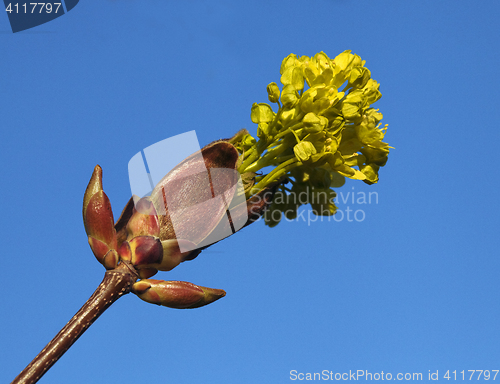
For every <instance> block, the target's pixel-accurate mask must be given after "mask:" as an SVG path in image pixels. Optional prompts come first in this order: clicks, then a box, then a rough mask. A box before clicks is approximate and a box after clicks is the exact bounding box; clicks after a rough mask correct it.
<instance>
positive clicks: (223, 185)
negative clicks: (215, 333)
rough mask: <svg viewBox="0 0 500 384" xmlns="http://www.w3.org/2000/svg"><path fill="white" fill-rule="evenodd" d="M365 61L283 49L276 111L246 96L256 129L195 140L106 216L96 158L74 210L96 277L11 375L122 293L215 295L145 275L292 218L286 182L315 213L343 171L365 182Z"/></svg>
mask: <svg viewBox="0 0 500 384" xmlns="http://www.w3.org/2000/svg"><path fill="white" fill-rule="evenodd" d="M364 64H365V62H364V61H362V60H361V58H360V57H359V56H357V55H355V54H352V53H351V52H350V51H345V52H343V53H341V54H340V55H338V56H337V57H336V58H335V59H333V60H332V59H330V58H329V57H328V56H327V55H326V54H324V53H323V52H320V53H318V54H316V55H314V56H313V57H308V56H301V57H300V58H298V57H297V56H296V55H293V54H292V55H289V56H288V57H286V58H285V59H284V60H283V63H282V64H281V70H280V73H281V83H282V85H283V87H282V89H281V90H280V88H279V87H278V85H277V84H276V83H274V82H273V83H270V84H269V85H268V86H267V93H268V98H269V101H270V102H271V103H275V104H277V108H275V109H276V111H275V110H273V108H271V106H270V105H269V104H266V103H260V104H257V103H255V104H254V105H253V106H252V109H251V119H252V121H253V122H254V123H256V124H257V139H255V138H254V137H253V136H251V135H250V134H249V133H248V132H247V131H246V130H243V131H240V132H238V133H237V134H236V135H235V136H234V137H232V138H230V139H224V140H218V141H215V142H213V143H211V144H209V145H207V146H205V147H204V148H203V149H202V150H201V151H200V152H199V153H196V154H193V155H191V156H189V157H188V158H186V159H185V160H183V161H182V162H181V163H180V164H178V165H177V166H176V167H174V169H173V170H172V171H170V172H169V173H168V174H167V175H165V176H164V177H163V179H162V180H161V181H160V182H159V183H158V184H157V185H156V186H155V187H154V189H153V191H152V192H151V194H150V196H146V197H142V198H139V197H137V196H133V198H131V199H130V201H129V202H128V203H127V205H126V206H125V208H124V209H123V211H122V214H121V216H120V218H119V219H118V220H117V221H116V222H115V221H114V218H113V212H112V208H111V203H110V201H109V199H108V197H107V196H106V194H105V193H104V190H103V184H102V169H101V168H100V167H99V166H96V167H95V169H94V172H93V174H92V177H91V179H90V182H89V184H88V187H87V189H86V191H85V195H84V198H83V211H82V213H83V222H84V226H85V232H86V233H87V236H88V242H89V245H90V248H91V250H92V252H93V253H94V256H95V257H96V259H97V261H98V262H99V263H101V264H102V265H103V266H104V268H105V269H106V272H105V275H104V279H103V281H102V282H101V284H99V286H98V288H97V289H96V291H95V292H94V294H93V295H92V296H91V297H90V299H89V300H88V301H87V302H86V303H85V304H84V305H83V307H82V308H81V309H80V310H79V311H78V312H77V314H76V315H75V316H73V318H72V319H71V320H70V321H69V322H68V324H67V325H66V326H65V327H64V328H63V329H62V330H61V331H60V332H59V333H58V334H57V335H56V336H55V337H54V339H53V340H52V341H51V342H49V344H47V346H46V347H45V348H44V349H43V350H42V352H40V354H38V356H36V357H35V359H34V360H33V361H32V362H31V363H30V364H29V365H28V366H27V367H26V368H25V369H24V370H23V371H22V372H21V373H20V374H19V375H18V376H17V377H16V378H15V379H14V381H13V382H12V383H15V384H19V383H23V384H33V383H35V382H37V381H38V380H39V379H40V378H41V377H42V376H43V374H44V373H45V372H46V371H47V370H48V369H49V368H50V367H51V366H52V365H53V364H54V363H55V362H56V361H57V360H58V359H59V358H60V357H61V356H62V355H63V354H64V353H65V352H66V350H67V349H68V348H70V347H71V345H72V344H73V343H74V342H75V341H76V340H77V339H78V338H79V337H80V336H81V335H82V334H83V332H85V330H86V329H87V328H88V327H89V326H90V325H91V324H92V323H93V322H94V321H95V320H96V319H97V318H98V317H99V316H100V315H101V314H102V313H103V312H104V311H105V310H106V309H107V308H108V307H109V306H110V305H111V304H112V303H113V302H115V301H116V300H117V299H118V298H120V297H121V296H123V295H125V294H128V293H134V294H135V295H137V296H138V297H139V298H140V299H142V300H144V301H146V302H148V303H152V304H157V305H160V306H164V307H169V308H178V309H187V308H199V307H202V306H205V305H208V304H211V303H213V302H215V301H217V300H219V299H220V298H222V297H224V296H225V292H224V291H223V290H221V289H213V288H206V287H202V286H198V285H195V284H192V283H189V282H184V281H164V280H155V279H150V278H151V277H152V276H154V275H155V274H156V273H158V272H159V271H170V270H172V269H173V268H176V267H177V266H178V265H179V264H180V263H182V262H184V261H188V260H193V259H195V258H196V257H197V256H198V255H199V254H200V252H202V250H203V249H205V248H207V247H208V246H210V245H212V244H214V243H215V242H218V241H220V240H221V239H223V238H224V237H227V236H229V235H231V234H232V233H234V232H236V231H238V230H240V229H241V228H243V227H245V226H247V225H250V224H252V223H254V222H255V221H257V220H258V219H259V218H260V217H262V216H263V215H264V218H265V223H266V224H267V225H269V226H274V225H276V224H278V223H279V221H280V220H281V215H282V214H284V215H285V216H286V217H287V218H288V219H293V218H294V217H295V216H296V215H297V210H298V208H299V206H300V204H301V203H302V200H300V201H296V199H294V198H292V197H293V195H294V194H299V196H300V195H303V194H304V193H305V195H306V196H307V199H308V200H307V202H308V203H309V204H311V206H312V209H313V212H314V213H316V214H317V215H333V214H335V211H336V209H337V208H336V207H335V204H334V198H335V192H334V190H333V188H334V187H339V186H341V185H342V184H343V183H344V182H345V178H346V177H348V178H351V179H356V180H362V181H364V182H365V183H368V184H373V183H376V182H377V181H378V172H379V169H380V167H382V166H384V165H385V163H386V161H387V156H388V154H389V148H390V147H389V145H388V144H387V143H384V142H383V141H382V139H383V138H384V134H385V131H386V129H387V126H384V127H382V126H381V123H380V121H381V120H382V114H381V113H380V112H379V111H378V110H377V109H374V108H372V107H371V105H372V104H373V103H375V102H376V101H377V100H378V99H379V98H380V97H381V93H380V92H379V84H378V83H377V82H376V81H375V80H373V79H371V73H370V71H369V70H368V69H367V68H366V67H364ZM306 84H307V87H306ZM199 169H204V170H206V172H200V171H196V170H199ZM235 198H237V199H235ZM235 201H236V202H235ZM193 207H194V208H193ZM276 212H278V213H279V216H278V217H276V215H274V214H273V213H276Z"/></svg>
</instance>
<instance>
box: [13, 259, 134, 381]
mask: <svg viewBox="0 0 500 384" xmlns="http://www.w3.org/2000/svg"><path fill="white" fill-rule="evenodd" d="M136 280H137V275H136V273H135V270H134V269H133V268H132V269H129V267H128V266H127V265H126V264H125V263H123V262H122V263H121V264H120V265H119V266H118V267H117V268H116V269H114V270H112V271H107V272H106V274H105V275H104V279H103V280H102V282H101V284H99V286H98V287H97V289H96V290H95V292H94V293H93V294H92V296H91V297H90V298H89V299H88V300H87V302H86V303H85V304H84V305H83V307H82V308H80V310H79V311H78V312H77V313H76V314H75V316H73V317H72V318H71V320H70V321H69V322H68V323H67V324H66V325H65V326H64V328H63V329H61V330H60V331H59V333H58V334H57V335H56V336H55V337H54V338H53V339H52V341H50V342H49V343H48V344H47V345H46V346H45V348H44V349H42V351H41V352H40V353H39V354H38V355H37V356H36V357H35V358H34V359H33V361H32V362H31V363H30V364H29V365H28V366H27V367H26V368H24V370H23V371H22V372H21V373H20V374H19V375H18V376H17V377H16V378H15V379H14V381H13V382H12V383H11V384H34V383H36V382H37V381H38V380H39V379H40V378H41V377H42V376H43V375H44V374H45V372H47V371H48V370H49V368H50V367H52V366H53V365H54V364H55V363H56V361H57V360H59V358H60V357H61V356H62V355H63V354H64V353H65V352H66V351H67V350H68V349H69V347H71V346H72V345H73V343H74V342H75V341H76V340H78V338H79V337H80V336H81V335H82V334H83V333H84V332H85V331H86V330H87V328H88V327H90V326H91V325H92V323H93V322H94V321H96V320H97V318H98V317H99V316H101V314H102V313H104V311H105V310H106V309H108V308H109V306H110V305H111V304H113V303H114V302H115V301H116V300H118V299H119V298H120V297H121V296H123V295H125V294H127V293H129V292H130V288H131V287H132V284H133V283H134V282H135V281H136Z"/></svg>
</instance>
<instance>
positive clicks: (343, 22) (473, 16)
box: [0, 0, 500, 384]
mask: <svg viewBox="0 0 500 384" xmlns="http://www.w3.org/2000/svg"><path fill="white" fill-rule="evenodd" d="M499 14H500V4H499V3H498V2H496V1H493V0H485V1H481V2H473V1H462V2H460V3H458V2H455V1H451V0H447V1H440V2H435V1H418V2H417V1H404V2H403V1H398V2H397V1H384V0H382V1H376V2H375V1H372V2H364V4H363V3H359V2H358V3H356V2H352V1H345V0H328V1H326V0H311V1H290V2H277V1H276V2H269V1H256V2H234V1H232V2H230V1H214V2H210V3H208V2H202V1H190V2H176V3H174V2H160V1H150V2H139V1H118V0H116V1H103V2H100V3H98V2H90V1H81V2H80V3H79V4H78V5H77V6H76V7H75V8H74V9H73V10H72V11H71V12H69V13H68V14H67V15H65V16H63V17H60V18H58V19H56V20H54V21H52V22H50V23H47V24H44V25H42V26H39V27H36V28H33V29H31V30H28V31H25V32H20V33H16V34H12V32H11V31H10V26H9V24H8V18H7V15H6V14H3V15H0V52H1V60H0V73H1V76H0V89H1V93H0V105H1V107H0V110H1V113H0V129H1V133H2V134H1V142H2V151H1V154H0V156H1V164H2V167H1V169H0V173H1V179H0V180H2V181H1V182H2V188H1V196H2V201H3V202H4V204H3V205H2V215H1V216H0V236H1V240H2V254H3V256H2V267H3V271H4V272H3V279H2V283H3V294H2V295H1V299H0V302H1V308H2V316H1V317H0V338H1V340H2V348H0V381H1V382H9V381H11V380H12V379H13V378H14V377H15V376H16V375H17V374H18V373H19V372H20V371H21V370H22V369H23V368H24V367H25V366H26V365H27V364H28V363H29V362H30V361H31V359H32V358H33V357H34V356H35V355H36V354H37V353H38V352H39V351H40V350H41V349H42V348H43V347H44V345H45V344H46V343H47V342H48V341H50V339H51V338H52V337H53V336H54V335H55V334H56V333H57V332H58V331H59V329H60V328H61V327H62V326H63V325H64V324H65V323H66V322H67V321H68V320H69V319H70V318H71V316H72V315H73V314H74V313H75V312H76V311H77V310H78V309H79V307H80V306H81V305H82V304H83V303H84V301H85V300H86V299H87V298H88V297H89V296H90V295H91V294H92V292H93V290H94V289H95V287H96V286H97V285H98V284H99V282H100V281H101V279H102V276H103V272H104V269H103V268H102V266H101V265H99V264H98V263H97V262H96V260H95V258H94V256H93V255H92V253H91V250H90V249H89V246H88V244H87V239H86V235H85V231H84V228H83V223H82V219H81V205H82V198H83V193H84V191H85V188H86V184H87V182H88V180H89V178H90V175H91V173H92V169H93V167H94V166H95V165H96V164H100V165H101V166H102V168H103V170H104V189H105V191H106V193H107V194H108V196H109V198H110V200H111V202H112V205H113V208H114V213H115V217H117V215H118V214H119V212H120V211H121V209H122V207H123V206H124V205H125V203H126V202H127V200H128V199H129V196H130V186H129V183H128V174H127V164H128V161H129V160H130V158H131V157H132V156H133V155H134V154H136V153H137V152H138V151H140V150H141V149H143V148H145V147H147V146H149V145H151V144H154V143H156V142H158V141H160V140H163V139H165V138H168V137H171V136H174V135H177V134H180V133H183V132H187V131H190V130H193V129H195V130H196V132H197V135H198V138H199V140H200V144H202V145H204V144H207V143H209V142H211V141H213V140H216V139H220V138H224V137H229V136H232V135H233V134H234V133H235V132H236V131H237V130H239V129H241V128H244V127H245V128H248V129H249V130H250V132H251V133H253V134H255V132H256V126H255V125H254V124H253V123H252V122H251V120H250V107H251V105H252V103H254V102H266V101H267V93H266V86H267V84H268V83H270V82H272V81H275V82H279V76H280V75H279V68H280V64H281V61H282V59H283V58H284V57H285V56H286V55H288V54H289V53H295V54H298V55H309V56H311V55H314V54H315V53H316V52H319V51H324V52H326V53H327V54H328V55H330V57H335V56H336V55H337V54H339V53H340V52H342V51H344V50H346V49H351V50H352V51H353V52H355V53H357V54H359V55H360V56H361V57H362V58H363V59H364V60H366V66H367V67H368V68H369V69H370V70H371V73H372V77H373V78H375V79H376V80H377V81H378V82H380V83H381V88H380V90H381V92H382V94H383V97H382V99H381V100H380V101H378V102H377V103H376V104H375V106H376V107H377V108H380V111H381V112H382V113H383V114H384V120H383V121H384V122H385V123H387V124H389V130H388V133H387V135H386V140H387V141H388V142H389V143H390V145H392V146H393V147H395V149H394V150H393V151H392V152H391V154H390V156H389V161H388V163H387V165H386V167H384V168H383V169H382V170H381V172H380V176H381V177H380V182H379V184H377V185H372V186H368V185H365V184H363V183H361V182H349V183H347V184H346V185H345V186H344V187H342V188H340V189H338V190H337V192H339V193H340V192H342V193H343V194H344V195H345V194H347V192H355V193H368V192H376V193H377V195H378V203H372V204H365V205H359V204H351V203H350V202H347V203H346V204H342V203H341V204H340V205H339V208H340V209H346V208H347V207H350V209H352V210H358V209H361V210H363V212H364V213H365V219H364V220H363V221H362V222H357V221H352V222H348V221H347V220H343V221H339V222H336V221H330V222H319V221H317V222H314V223H309V225H308V223H307V222H304V221H299V222H283V223H281V224H280V225H278V226H277V227H276V228H273V229H269V228H268V227H265V226H264V224H263V223H262V222H260V223H257V224H254V225H252V226H250V227H248V228H246V229H244V230H242V231H241V232H239V233H238V234H236V235H234V236H232V237H230V238H228V239H226V240H224V241H223V242H220V243H218V244H217V245H215V246H213V247H211V248H210V249H208V250H207V251H205V252H203V253H202V255H200V256H199V257H198V258H197V259H196V260H195V261H193V262H186V263H184V264H182V265H181V266H179V267H178V268H176V269H175V270H173V271H171V272H168V273H165V272H163V273H160V274H158V275H157V277H158V278H160V279H166V280H186V281H190V282H193V283H195V284H199V285H203V286H209V287H214V288H222V289H225V290H226V292H227V296H226V297H225V298H223V299H222V300H220V301H218V302H217V303H214V304H212V305H210V306H207V307H204V308H200V309H196V310H174V309H168V308H162V307H157V306H154V305H150V304H147V303H145V302H143V301H141V300H139V299H138V298H137V297H135V296H134V295H128V296H126V297H124V298H122V299H120V300H119V301H118V302H117V303H115V304H114V305H113V306H112V307H111V308H110V309H109V310H108V311H107V312H106V313H105V314H104V315H103V316H102V317H101V318H100V319H99V320H98V321H97V322H96V323H95V324H94V325H93V326H92V327H91V328H90V329H89V330H88V331H87V332H86V333H85V334H84V335H83V336H82V337H81V338H80V339H79V340H78V341H77V342H76V344H75V345H74V346H73V347H72V348H71V349H70V350H69V351H68V352H67V353H66V355H64V356H63V358H62V359H61V360H60V361H59V362H58V363H57V364H56V365H55V366H54V367H53V368H52V369H51V370H50V371H49V372H48V373H47V374H46V375H45V376H44V377H43V378H42V379H41V381H40V382H41V383H51V384H58V383H72V384H77V383H89V382H90V383H122V384H127V383H136V382H156V383H287V382H291V381H294V380H291V375H290V371H293V370H295V371H297V373H299V372H302V373H306V372H311V373H312V372H321V371H323V370H328V371H332V372H334V373H336V372H337V373H344V372H349V371H350V370H351V371H355V370H363V371H369V372H371V373H380V372H382V371H384V373H388V372H389V373H391V374H392V375H393V376H395V375H396V374H397V373H414V372H417V373H418V372H420V373H423V378H424V379H427V377H428V372H429V371H431V372H436V371H438V372H439V381H447V380H446V379H444V378H443V376H444V374H445V372H446V371H447V370H450V371H453V370H456V371H457V373H458V372H460V371H462V370H465V371H466V374H468V373H467V370H477V369H482V370H490V371H492V370H495V369H496V370H498V369H500V364H499V361H500V360H499V357H500V343H499V342H498V340H499V338H500V328H499V326H498V319H499V318H500V309H499V308H500V306H499V300H498V292H499V288H500V282H499V278H498V274H499V271H500V261H499V258H498V247H497V243H498V240H497V238H498V228H499V217H500V216H499V213H500V211H499V200H498V190H499V173H498V169H497V166H496V164H497V161H498V159H497V157H498V154H497V153H496V152H497V151H496V150H495V148H496V145H497V143H498V142H499V139H500V135H499V133H498V127H497V125H498V117H497V115H496V113H497V110H498V105H497V104H498V85H499V79H500V76H499V74H498V63H499V61H500V44H499V39H498V36H499V27H498V17H499ZM489 146H491V147H489ZM468 375H469V374H468ZM477 375H478V374H477V373H476V374H475V376H474V379H476V378H477ZM492 377H493V373H492ZM452 378H453V376H452ZM466 378H468V376H466ZM498 380H500V375H499V376H498V377H497V378H496V381H498ZM296 381H299V380H296ZM450 381H453V380H450Z"/></svg>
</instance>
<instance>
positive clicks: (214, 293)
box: [132, 279, 226, 309]
mask: <svg viewBox="0 0 500 384" xmlns="http://www.w3.org/2000/svg"><path fill="white" fill-rule="evenodd" d="M132 292H134V293H135V294H136V295H137V296H139V298H141V299H142V300H144V301H147V302H148V303H152V304H157V305H163V306H165V307H169V308H179V309H180V308H198V307H202V306H204V305H207V304H210V303H213V302H214V301H216V300H218V299H220V298H221V297H224V296H225V295H226V292H224V291H223V290H222V289H213V288H206V287H200V286H198V285H195V284H192V283H188V282H186V281H163V280H151V279H150V280H148V279H146V280H141V281H138V282H137V283H135V284H134V285H133V286H132Z"/></svg>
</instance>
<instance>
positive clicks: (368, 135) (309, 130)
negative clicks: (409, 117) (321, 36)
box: [233, 51, 390, 226]
mask: <svg viewBox="0 0 500 384" xmlns="http://www.w3.org/2000/svg"><path fill="white" fill-rule="evenodd" d="M364 65H365V61H363V60H361V58H360V57H359V56H358V55H355V54H352V53H351V51H345V52H343V53H341V54H340V55H338V56H337V57H335V58H334V59H330V58H329V57H328V56H327V55H326V54H325V53H324V52H320V53H317V54H316V55H314V56H313V57H308V56H301V57H297V56H296V55H294V54H291V55H289V56H287V57H286V58H285V59H284V60H283V62H282V64H281V69H280V73H281V83H282V85H283V88H282V90H281V92H280V90H279V87H278V85H277V84H276V83H274V82H273V83H270V84H269V85H268V86H267V93H268V98H269V101H270V102H271V103H275V104H277V110H276V112H275V110H273V108H272V107H271V106H270V105H269V104H266V103H259V104H257V103H255V104H254V105H253V106H252V110H251V119H252V122H254V123H255V124H257V139H255V138H254V137H253V136H251V135H250V134H249V133H248V132H244V133H243V134H241V135H240V136H239V137H237V138H236V139H235V140H234V141H233V144H234V145H235V146H236V147H237V148H238V151H239V152H240V154H241V155H242V158H243V159H242V161H241V165H240V166H239V167H238V171H239V172H240V173H241V174H242V175H247V179H249V180H252V181H253V182H254V184H253V185H252V186H251V188H248V189H247V191H246V193H247V196H251V195H252V194H254V193H258V192H259V191H261V190H262V189H264V188H266V187H268V186H269V185H272V184H273V183H276V182H278V181H283V180H285V179H286V180H287V181H289V182H290V184H291V187H288V186H287V185H286V184H285V183H280V186H279V187H278V190H277V191H276V195H275V196H274V202H273V204H272V205H271V207H270V209H269V210H268V214H267V215H266V224H267V225H270V226H274V225H276V224H277V223H278V222H279V220H278V221H276V220H272V219H271V217H276V215H274V214H273V213H274V211H276V210H277V211H279V212H280V214H281V213H285V214H286V215H287V216H288V218H293V217H294V216H295V215H296V213H297V209H298V207H299V205H300V204H297V203H296V202H295V201H296V199H292V198H291V195H292V194H298V193H301V192H305V191H306V189H307V191H308V193H307V195H308V198H309V203H310V204H311V206H312V208H313V212H314V213H315V214H317V215H333V214H334V213H335V211H336V207H335V205H334V203H333V200H334V197H335V192H334V191H333V189H332V188H334V187H339V186H342V185H343V184H344V182H345V178H346V177H348V178H350V179H355V180H362V181H364V182H365V183H367V184H373V183H376V182H378V172H379V169H380V167H383V166H384V165H385V163H386V162H387V156H388V154H389V148H390V147H389V145H388V144H387V143H384V142H383V141H382V140H383V138H384V135H385V132H386V129H387V125H385V126H383V127H382V124H381V123H380V121H381V120H382V114H381V113H380V112H379V110H378V109H374V108H373V107H372V104H373V103H375V102H376V101H377V100H378V99H380V97H381V96H382V94H381V93H380V91H379V83H377V82H376V81H375V80H374V79H372V78H371V72H370V70H369V69H368V68H366V67H365V66H364ZM306 85H307V87H306ZM252 176H253V179H252ZM325 197H330V198H325ZM278 217H281V216H278Z"/></svg>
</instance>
